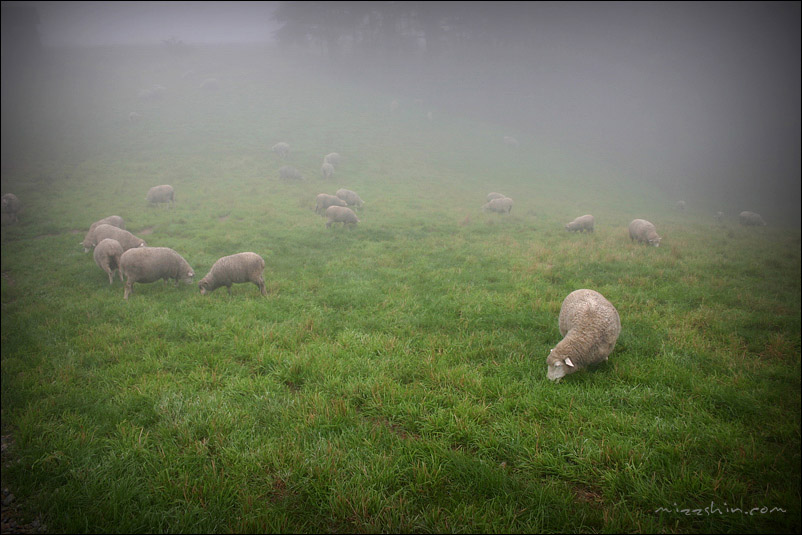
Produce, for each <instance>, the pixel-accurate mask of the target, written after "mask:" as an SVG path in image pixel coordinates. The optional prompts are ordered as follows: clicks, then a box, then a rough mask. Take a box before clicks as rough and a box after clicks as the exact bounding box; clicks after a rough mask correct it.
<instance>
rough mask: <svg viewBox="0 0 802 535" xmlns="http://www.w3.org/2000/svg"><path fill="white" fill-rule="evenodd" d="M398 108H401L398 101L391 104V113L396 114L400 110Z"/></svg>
mask: <svg viewBox="0 0 802 535" xmlns="http://www.w3.org/2000/svg"><path fill="white" fill-rule="evenodd" d="M398 106H399V104H398V101H397V100H393V101H392V102H391V103H390V113H393V112H395V110H397V109H398Z"/></svg>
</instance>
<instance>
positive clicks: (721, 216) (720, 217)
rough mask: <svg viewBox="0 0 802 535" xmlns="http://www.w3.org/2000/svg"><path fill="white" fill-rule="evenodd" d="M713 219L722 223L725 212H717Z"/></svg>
mask: <svg viewBox="0 0 802 535" xmlns="http://www.w3.org/2000/svg"><path fill="white" fill-rule="evenodd" d="M713 219H715V220H716V221H718V222H719V223H721V221H722V220H723V219H724V212H716V215H714V216H713Z"/></svg>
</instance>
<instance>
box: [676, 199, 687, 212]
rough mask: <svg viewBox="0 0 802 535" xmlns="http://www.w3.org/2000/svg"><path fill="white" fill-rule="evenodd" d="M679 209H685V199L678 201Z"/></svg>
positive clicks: (682, 210) (681, 210)
mask: <svg viewBox="0 0 802 535" xmlns="http://www.w3.org/2000/svg"><path fill="white" fill-rule="evenodd" d="M677 210H679V211H680V212H684V211H685V201H677Z"/></svg>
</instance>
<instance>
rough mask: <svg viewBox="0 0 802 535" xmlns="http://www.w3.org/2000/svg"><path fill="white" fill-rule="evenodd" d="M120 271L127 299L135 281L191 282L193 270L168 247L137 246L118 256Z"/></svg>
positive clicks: (124, 295) (124, 296)
mask: <svg viewBox="0 0 802 535" xmlns="http://www.w3.org/2000/svg"><path fill="white" fill-rule="evenodd" d="M120 271H122V274H123V275H124V276H125V277H126V281H125V293H124V294H123V299H128V296H129V295H131V292H132V291H133V289H134V283H136V282H146V283H147V282H156V281H157V280H159V279H164V280H165V281H167V280H168V279H173V280H175V284H176V286H178V282H179V281H183V282H185V283H187V284H191V283H192V277H194V276H195V272H194V271H193V270H192V267H191V266H190V265H189V263H188V262H187V261H186V260H184V257H182V256H181V255H180V254H178V253H177V252H175V251H174V250H172V249H170V248H169V247H138V248H136V249H129V250H127V251H125V252H124V253H123V254H122V256H121V257H120Z"/></svg>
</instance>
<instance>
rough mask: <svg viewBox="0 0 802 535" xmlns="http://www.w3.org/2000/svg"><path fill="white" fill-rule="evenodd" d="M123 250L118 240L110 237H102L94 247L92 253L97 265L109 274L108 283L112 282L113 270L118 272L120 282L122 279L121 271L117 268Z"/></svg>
mask: <svg viewBox="0 0 802 535" xmlns="http://www.w3.org/2000/svg"><path fill="white" fill-rule="evenodd" d="M123 252H124V251H123V246H122V245H120V242H118V241H117V240H113V239H111V238H104V239H102V240H100V243H98V244H97V246H96V247H95V252H94V253H92V256H93V257H94V259H95V264H97V267H99V268H100V269H102V270H103V271H105V272H106V273H107V274H108V275H109V284H113V283H114V272H115V271H118V272H119V274H120V282H122V280H123V272H122V270H120V269H119V268H120V257H121V256H122V255H123Z"/></svg>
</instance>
